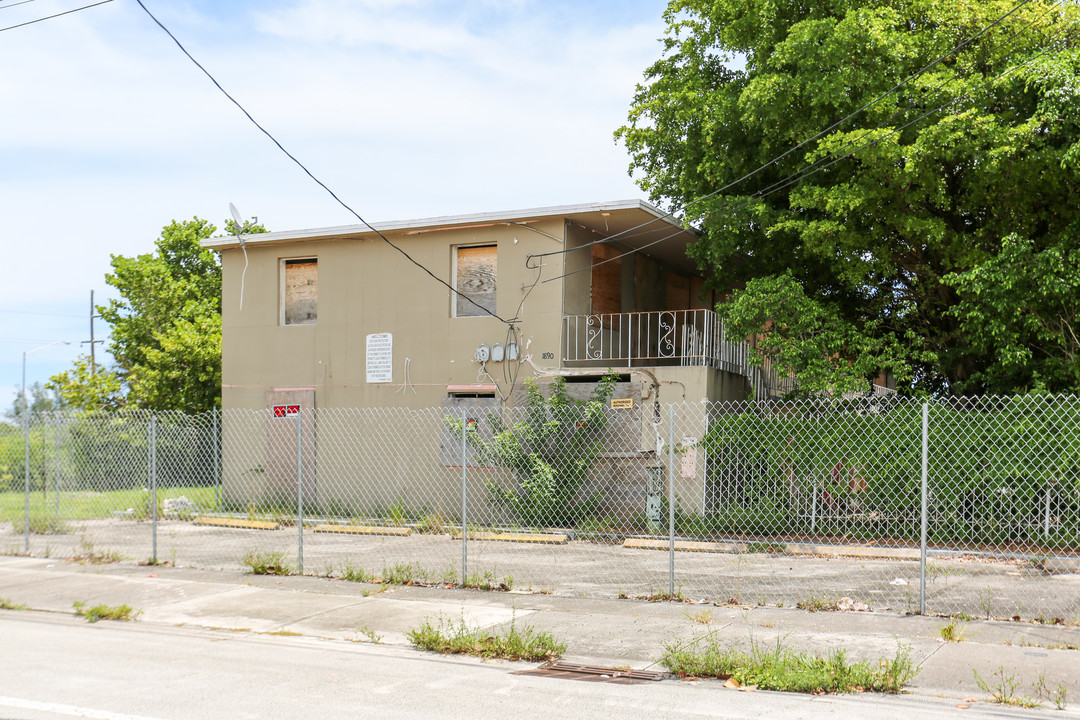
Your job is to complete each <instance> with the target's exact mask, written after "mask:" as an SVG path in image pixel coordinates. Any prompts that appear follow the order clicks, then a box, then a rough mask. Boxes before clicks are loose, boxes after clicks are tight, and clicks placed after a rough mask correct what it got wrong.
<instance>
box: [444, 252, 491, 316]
mask: <svg viewBox="0 0 1080 720" xmlns="http://www.w3.org/2000/svg"><path fill="white" fill-rule="evenodd" d="M497 275H498V261H497V253H496V246H495V245H472V246H468V247H457V248H454V289H455V290H457V293H455V294H454V317H483V316H487V315H488V313H487V312H484V310H488V311H490V312H491V313H495V285H496V278H497ZM462 296H464V297H462ZM469 300H472V302H469ZM473 303H476V304H475V305H474V304H473ZM477 305H479V306H480V307H477ZM481 308H483V309H481Z"/></svg>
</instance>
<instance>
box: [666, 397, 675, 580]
mask: <svg viewBox="0 0 1080 720" xmlns="http://www.w3.org/2000/svg"><path fill="white" fill-rule="evenodd" d="M667 450H668V595H669V597H675V406H674V405H668V446H667Z"/></svg>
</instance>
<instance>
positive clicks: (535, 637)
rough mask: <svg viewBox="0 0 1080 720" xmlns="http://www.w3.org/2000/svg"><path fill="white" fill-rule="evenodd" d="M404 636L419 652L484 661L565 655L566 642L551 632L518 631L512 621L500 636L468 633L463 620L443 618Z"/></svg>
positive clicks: (532, 658) (543, 658)
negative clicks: (469, 656)
mask: <svg viewBox="0 0 1080 720" xmlns="http://www.w3.org/2000/svg"><path fill="white" fill-rule="evenodd" d="M406 637H407V638H408V639H409V642H411V643H412V644H413V645H415V646H416V647H418V648H420V649H421V650H431V651H433V652H438V653H444V654H460V655H475V656H476V657H483V658H504V659H507V660H527V661H529V662H540V661H542V660H552V659H554V658H557V657H559V656H560V655H562V654H563V653H564V652H566V643H563V642H559V641H558V640H556V639H555V637H554V636H553V635H552V634H551V633H548V632H544V631H541V630H536V629H535V628H533V627H530V626H526V627H525V628H524V629H522V630H518V629H517V625H516V623H515V622H513V621H511V623H510V629H509V630H507V631H506V632H505V633H503V634H500V633H490V632H488V631H486V630H470V629H469V627H468V626H467V625H466V624H465V620H464V619H462V620H461V621H460V622H459V623H457V624H454V623H451V622H449V621H447V620H445V619H442V620H440V621H439V622H438V623H432V622H431V621H430V620H425V621H424V624H423V625H421V626H420V627H419V628H416V629H415V630H410V631H409V632H408V633H407V634H406Z"/></svg>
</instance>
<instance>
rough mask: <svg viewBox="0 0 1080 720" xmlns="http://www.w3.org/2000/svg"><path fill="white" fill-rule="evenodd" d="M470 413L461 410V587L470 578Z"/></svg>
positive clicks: (466, 410)
mask: <svg viewBox="0 0 1080 720" xmlns="http://www.w3.org/2000/svg"><path fill="white" fill-rule="evenodd" d="M468 441H469V411H468V409H467V408H465V407H462V408H461V585H462V587H464V586H465V581H466V579H467V578H468V577H469V522H468V510H469V504H468V498H469V445H468Z"/></svg>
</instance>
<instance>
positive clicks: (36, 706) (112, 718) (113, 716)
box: [0, 695, 161, 720]
mask: <svg viewBox="0 0 1080 720" xmlns="http://www.w3.org/2000/svg"><path fill="white" fill-rule="evenodd" d="M0 705H2V706H6V707H13V708H19V709H21V710H37V711H40V712H50V713H55V714H56V715H70V716H71V717H80V718H93V720H161V718H151V717H147V716H145V715H125V714H124V713H115V712H109V711H108V710H95V709H94V708H84V707H78V706H77V705H63V704H61V703H50V702H38V701H37V700H23V699H22V698H13V697H5V696H3V695H0Z"/></svg>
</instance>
